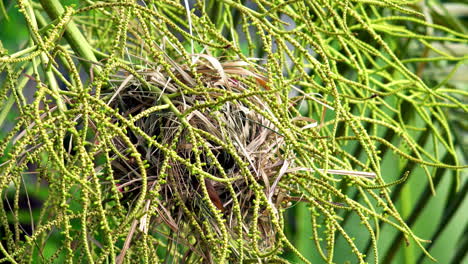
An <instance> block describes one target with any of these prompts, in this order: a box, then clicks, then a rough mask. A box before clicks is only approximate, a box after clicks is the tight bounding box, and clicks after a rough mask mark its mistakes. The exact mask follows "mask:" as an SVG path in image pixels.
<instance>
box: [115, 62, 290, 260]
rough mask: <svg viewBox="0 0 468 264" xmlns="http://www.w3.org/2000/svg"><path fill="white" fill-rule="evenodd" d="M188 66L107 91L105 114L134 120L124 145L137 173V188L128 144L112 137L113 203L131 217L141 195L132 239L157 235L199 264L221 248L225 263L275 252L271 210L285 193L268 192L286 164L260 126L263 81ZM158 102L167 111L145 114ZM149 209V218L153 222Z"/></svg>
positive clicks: (271, 127)
mask: <svg viewBox="0 0 468 264" xmlns="http://www.w3.org/2000/svg"><path fill="white" fill-rule="evenodd" d="M194 60H196V61H195V62H194V64H193V65H192V66H190V67H189V66H188V65H179V64H176V62H174V61H170V62H171V63H172V67H171V68H170V71H171V73H172V74H167V71H163V70H161V69H159V68H156V69H153V70H142V71H139V72H138V75H139V76H140V78H136V77H135V76H134V74H130V73H124V74H123V75H120V78H121V79H120V80H119V81H117V82H116V83H117V84H118V85H116V87H118V88H117V91H116V92H115V93H114V94H113V96H112V98H111V100H110V102H109V104H110V106H112V107H113V108H114V109H118V111H119V114H120V115H122V116H124V117H126V118H128V119H130V120H134V123H133V124H134V125H135V127H137V128H138V129H136V130H135V129H127V130H126V134H125V135H126V137H128V138H129V139H130V140H131V143H132V145H133V146H134V147H135V148H136V149H137V150H138V153H139V155H140V156H141V158H142V160H145V167H146V173H147V181H146V186H142V182H143V181H142V175H141V171H140V169H139V164H138V162H136V159H135V157H134V156H132V155H126V154H123V153H128V152H131V151H130V150H129V144H128V142H126V141H125V140H123V139H122V138H121V137H115V138H114V139H113V145H114V147H115V149H114V154H113V155H114V156H113V162H112V170H113V171H114V178H116V179H118V188H119V190H120V192H121V194H122V196H121V197H122V198H121V200H122V203H123V204H126V205H127V206H130V207H131V206H132V205H133V204H135V203H136V200H137V199H138V198H141V190H142V189H145V190H146V189H147V190H149V193H148V194H147V195H146V197H145V198H144V199H145V207H144V209H143V210H144V212H145V213H146V214H144V215H143V216H142V217H141V219H140V221H139V222H140V225H139V228H140V230H141V231H143V232H144V233H148V231H150V230H159V231H157V232H160V230H161V228H162V229H164V228H166V230H169V232H170V233H171V234H174V236H177V239H178V240H185V241H186V242H185V243H188V244H189V245H190V246H189V247H188V248H189V250H188V251H187V254H189V253H188V252H190V253H196V254H200V255H201V256H203V258H204V259H205V260H209V259H211V257H210V254H215V255H216V252H217V247H219V246H220V244H219V243H223V241H224V242H228V243H224V244H226V245H230V246H229V247H230V248H231V250H233V251H234V252H233V253H234V255H235V254H242V252H236V248H243V249H248V248H252V247H257V250H260V251H262V252H263V251H265V250H267V249H269V248H272V247H276V246H277V243H278V241H277V238H276V235H275V234H276V232H277V231H276V230H277V229H278V228H280V225H279V219H280V218H281V216H280V214H278V211H277V210H278V209H279V208H280V207H281V206H282V204H284V202H285V201H284V200H283V197H284V196H285V192H286V190H283V189H281V188H279V185H278V183H279V180H280V178H281V177H282V175H283V174H284V173H285V172H284V169H283V170H282V169H281V168H284V166H283V165H284V164H283V161H284V160H285V159H286V158H285V157H283V155H284V153H285V151H284V147H285V142H284V137H283V136H282V135H281V134H280V133H279V132H278V130H277V128H276V126H275V124H274V122H273V121H272V120H270V119H271V116H274V109H270V107H269V105H268V104H267V100H266V99H265V96H264V95H266V94H268V95H270V96H271V94H272V93H271V92H270V90H269V88H268V86H266V78H265V77H264V76H262V75H260V74H259V73H258V70H257V69H255V68H254V67H252V66H251V65H252V63H248V62H244V61H225V62H220V61H219V60H217V59H215V58H213V57H210V56H207V55H199V56H198V57H197V58H195V59H194ZM166 70H167V69H166ZM147 86H150V87H152V88H151V89H148V87H147ZM273 97H274V98H275V99H276V100H281V99H280V97H279V96H277V95H273ZM167 98H170V105H169V106H167V108H165V109H163V110H158V111H152V109H155V108H158V106H159V107H160V108H163V107H164V104H165V102H168V101H167V100H166V101H164V99H167ZM271 98H272V97H270V99H271ZM161 105H162V106H161ZM160 108H158V109H160ZM268 117H270V118H268ZM148 136H149V137H151V139H152V140H151V141H150V142H148ZM143 187H145V188H143ZM150 208H156V209H155V210H154V212H155V214H154V215H153V216H151V214H150V213H148V212H149V211H151V209H150ZM134 228H137V227H136V226H134ZM187 231H188V232H187ZM180 234H188V235H187V236H186V237H181V235H180ZM131 239H132V238H131V237H127V243H129V242H130V241H129V240H131ZM194 241H195V242H194ZM252 242H254V243H252ZM237 243H242V244H243V245H242V246H240V247H239V246H236V244H237ZM182 244H184V242H182ZM220 252H222V251H220Z"/></svg>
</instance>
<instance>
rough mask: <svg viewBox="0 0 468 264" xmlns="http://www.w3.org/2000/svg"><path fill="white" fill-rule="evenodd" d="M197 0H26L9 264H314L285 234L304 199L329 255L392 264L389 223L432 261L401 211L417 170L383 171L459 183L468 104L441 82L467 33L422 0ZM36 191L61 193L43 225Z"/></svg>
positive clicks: (6, 85)
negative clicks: (385, 244)
mask: <svg viewBox="0 0 468 264" xmlns="http://www.w3.org/2000/svg"><path fill="white" fill-rule="evenodd" d="M184 4H185V5H182V4H179V3H177V2H173V1H142V3H139V4H137V3H134V2H131V1H123V0H122V1H110V2H94V1H84V2H83V4H82V5H80V6H66V7H62V6H61V4H60V2H59V1H57V0H42V1H40V2H39V3H36V2H32V1H27V0H22V1H18V6H19V11H20V12H21V13H22V14H23V16H24V17H25V20H26V24H27V27H28V29H29V31H30V39H29V43H28V45H27V47H25V48H23V49H21V50H19V51H17V52H14V53H12V54H8V53H7V51H6V50H2V51H1V57H0V68H1V69H2V77H3V78H4V79H3V81H2V88H1V90H0V92H1V100H2V102H1V104H0V105H2V109H1V114H0V121H1V122H0V123H3V122H4V120H5V117H6V114H7V113H8V112H9V111H10V110H11V109H12V107H13V105H14V106H15V107H16V108H17V109H18V112H19V115H18V118H17V119H16V120H15V126H14V128H13V129H12V130H11V131H10V132H9V133H8V135H6V136H5V138H4V139H3V141H2V144H1V145H0V146H1V152H0V153H3V154H4V156H5V157H4V159H3V163H2V164H1V165H0V173H1V177H0V190H2V196H4V195H5V196H8V197H9V198H8V199H5V200H2V203H3V204H2V206H0V208H1V209H0V210H1V211H0V222H1V223H0V225H1V228H2V229H3V231H2V232H4V236H3V237H4V240H2V241H1V243H0V252H1V253H2V254H3V255H4V257H3V259H0V261H4V262H5V261H10V262H12V263H16V262H23V261H24V262H44V263H51V262H54V261H56V262H63V261H67V262H72V261H77V262H86V263H88V262H104V261H110V262H112V263H114V262H119V263H120V262H144V263H148V262H150V263H153V262H162V261H174V262H178V261H179V262H180V261H182V260H183V261H186V262H193V263H200V262H203V261H206V262H212V263H224V262H234V263H237V262H258V261H260V260H261V261H265V262H268V261H276V262H287V258H288V257H289V256H290V255H295V257H296V258H297V259H298V260H299V261H301V262H309V260H308V259H307V258H306V257H305V256H304V252H301V251H299V250H298V249H297V248H296V246H295V245H294V244H293V243H292V242H291V240H290V238H289V237H288V236H287V234H286V232H285V226H286V227H287V225H288V219H287V218H285V217H284V215H285V214H284V213H285V212H287V210H288V208H289V207H290V206H291V203H292V202H294V203H301V204H306V205H307V206H308V207H307V208H308V210H309V211H310V217H309V219H308V220H309V221H310V223H311V227H312V236H313V241H314V243H315V250H316V251H317V252H318V254H319V255H320V256H321V257H322V258H323V259H324V261H326V262H328V263H332V262H333V261H334V259H335V257H336V255H338V254H343V253H342V252H336V250H335V244H336V241H337V240H338V239H339V238H344V239H345V240H346V242H347V244H348V249H349V250H351V252H352V255H349V256H348V255H347V258H348V259H349V260H350V261H352V262H356V261H357V262H360V263H364V262H366V261H368V262H375V263H377V262H379V255H378V252H379V250H378V246H377V243H378V239H379V233H380V231H379V227H380V223H386V224H387V225H390V226H392V227H393V228H395V229H397V230H399V231H400V232H401V234H402V236H403V237H404V238H405V239H406V240H408V241H409V242H410V243H415V244H416V245H418V246H419V247H420V248H421V250H422V251H424V252H425V253H426V254H427V255H429V253H428V252H426V250H425V247H424V244H423V243H425V242H427V241H426V240H424V239H422V238H419V237H418V236H417V235H416V234H414V232H413V231H412V230H411V229H410V227H409V226H408V225H407V224H406V223H405V221H404V220H403V218H402V217H401V215H400V213H399V212H398V210H397V208H396V206H395V205H394V203H393V202H392V197H391V188H390V187H392V186H394V185H396V184H400V183H403V182H404V181H405V180H406V179H407V178H408V177H409V175H410V171H409V170H408V171H406V170H405V171H404V173H401V175H400V176H401V178H400V179H396V180H388V178H387V177H386V174H387V172H386V171H383V170H382V167H381V163H382V158H383V157H384V155H385V154H388V153H391V157H392V158H393V159H402V160H404V161H405V164H412V165H411V166H414V165H415V164H417V165H418V166H420V167H421V168H422V169H423V170H424V172H425V174H426V176H427V180H428V182H429V183H430V186H431V191H432V192H435V187H434V185H433V184H432V175H433V174H436V173H437V168H445V169H451V170H454V171H456V174H457V175H456V179H457V181H458V182H459V180H460V175H459V173H460V170H461V169H462V168H465V167H466V166H463V165H460V164H461V162H460V161H459V155H457V147H456V145H455V143H454V141H455V140H454V136H456V135H454V132H453V130H452V126H451V125H450V123H449V119H448V118H449V116H450V115H449V113H450V111H453V109H456V110H457V111H461V112H463V113H466V111H467V105H466V104H465V103H463V101H462V99H463V97H466V95H467V93H466V91H462V90H458V89H453V88H450V87H449V86H448V85H447V83H448V81H449V80H450V77H451V76H452V74H448V75H447V77H446V78H444V79H442V80H441V81H439V82H429V81H426V82H424V81H423V80H422V78H421V77H422V74H423V73H422V72H423V71H424V67H429V66H431V65H438V64H443V63H449V64H453V65H454V67H453V70H452V73H455V72H456V70H457V68H458V67H461V66H462V65H463V63H464V62H466V59H467V57H466V55H465V56H463V55H461V56H460V55H456V54H452V53H451V52H449V51H446V50H444V49H442V48H441V47H439V45H438V43H461V44H466V43H467V42H468V35H466V33H464V32H463V30H464V29H463V28H462V27H459V28H454V29H449V28H448V27H447V26H442V25H440V24H434V23H431V22H429V21H427V20H426V18H427V17H428V16H427V15H426V16H425V15H424V14H423V13H422V12H424V8H421V6H420V5H418V4H416V3H415V2H414V1H413V2H411V1H409V2H408V1H391V0H388V1H367V0H364V1H363V0H359V1H295V0H292V1H252V2H246V1H234V0H223V1H196V3H189V2H188V1H185V2H184ZM46 16H47V17H46ZM406 49H420V50H422V52H421V54H417V56H411V57H409V56H408V55H407V54H406V53H405V50H406ZM429 52H432V53H434V54H437V56H431V57H429V56H428V55H427V54H428V53H429ZM415 54H416V53H412V55H415ZM428 65H429V66H428ZM28 86H29V88H26V87H28ZM30 90H34V95H33V96H31V95H30V94H29V93H30ZM428 139H430V140H432V146H431V147H427V146H426V145H425V141H426V140H428ZM406 162H409V163H406ZM408 166H409V165H408ZM408 166H407V167H408ZM411 166H409V167H408V168H407V169H411ZM32 182H33V183H37V185H40V186H41V188H45V189H47V197H46V198H45V201H44V203H43V204H42V205H41V206H40V209H39V214H38V215H37V216H36V217H33V216H31V217H29V218H30V221H31V229H30V230H29V231H26V230H22V225H21V224H20V223H21V222H22V221H21V219H20V218H21V215H20V213H19V212H20V210H19V209H20V204H21V203H20V194H22V193H25V192H26V193H27V189H28V188H27V186H28V185H31V183H32ZM457 185H460V184H457ZM342 212H346V213H345V215H344V217H340V215H342ZM351 215H353V216H356V217H358V219H359V221H360V223H359V224H358V225H357V226H355V227H353V228H355V229H360V230H361V229H362V230H364V231H366V232H367V233H368V234H369V236H370V248H371V249H372V250H371V252H370V254H367V255H368V256H366V253H365V251H364V250H363V249H362V246H361V245H360V244H359V243H358V242H356V241H355V240H354V239H353V235H352V234H351V233H352V232H350V231H349V230H346V229H345V228H344V224H345V222H346V221H348V219H349V218H350V217H351ZM33 218H34V219H33ZM286 229H287V228H286ZM51 236H52V237H53V238H54V239H51ZM53 243H57V244H58V245H55V247H52V248H54V250H53V251H52V252H45V249H47V248H51V244H53Z"/></svg>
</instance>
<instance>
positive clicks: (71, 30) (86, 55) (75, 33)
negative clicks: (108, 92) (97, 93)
mask: <svg viewBox="0 0 468 264" xmlns="http://www.w3.org/2000/svg"><path fill="white" fill-rule="evenodd" d="M40 2H41V5H42V7H43V8H44V10H45V11H46V12H47V14H48V15H49V17H50V18H51V19H52V20H55V19H57V18H58V17H59V16H60V15H61V14H63V13H64V12H65V11H64V9H63V6H62V4H61V3H60V1H58V0H40ZM65 39H66V40H67V42H68V43H69V44H70V46H71V48H72V49H73V51H74V52H75V53H76V54H77V55H78V56H80V57H81V58H83V59H84V60H80V61H81V63H82V64H83V65H84V66H85V68H86V69H87V71H88V72H89V71H91V70H92V71H94V74H95V75H99V74H100V72H101V68H100V67H99V66H97V65H94V66H93V63H92V62H97V59H96V57H95V56H94V53H93V50H92V47H91V45H90V44H89V43H88V41H87V40H86V38H85V37H84V36H83V34H81V31H80V30H79V29H78V27H77V26H76V24H75V22H73V20H72V21H70V22H69V23H68V25H67V26H66V29H65Z"/></svg>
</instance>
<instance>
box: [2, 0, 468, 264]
mask: <svg viewBox="0 0 468 264" xmlns="http://www.w3.org/2000/svg"><path fill="white" fill-rule="evenodd" d="M61 2H62V3H63V4H72V3H74V4H78V5H79V1H61ZM425 4H426V5H427V6H426V7H427V8H428V12H429V13H430V14H431V16H432V18H433V19H434V23H438V24H442V25H444V26H447V27H449V28H452V29H454V30H461V31H464V32H465V33H466V29H467V25H468V2H467V1H452V2H449V1H442V2H439V1H426V2H425ZM3 7H4V9H5V11H6V12H7V14H8V17H5V15H4V14H3V13H1V14H0V17H1V18H0V40H1V42H2V44H3V47H4V48H6V49H7V50H8V52H9V53H14V52H15V51H18V50H20V49H21V48H22V47H24V46H25V45H26V41H27V37H28V30H27V28H26V27H25V22H24V19H23V17H22V16H21V15H20V13H19V12H18V11H17V9H16V7H15V1H3ZM445 48H447V49H450V50H451V52H454V53H457V54H458V55H461V56H463V55H465V56H467V55H468V47H467V45H459V46H456V47H445ZM405 52H406V53H408V54H409V55H408V54H407V55H406V56H407V57H412V56H411V53H412V52H414V53H419V52H420V51H419V50H412V47H411V46H409V47H408V50H406V51H405ZM453 67H454V65H453V64H450V63H446V64H445V65H440V66H439V67H426V68H425V69H424V72H423V73H422V78H423V79H424V80H425V81H426V82H428V83H436V82H438V81H440V80H442V79H443V78H445V76H446V75H447V74H448V73H450V71H451V69H452V68H453ZM467 73H468V65H467V64H466V63H465V65H462V66H461V67H460V68H459V69H458V71H457V72H456V73H455V74H454V75H453V77H452V79H451V81H449V82H448V84H447V85H448V86H450V87H451V88H455V89H463V90H468V74H467ZM0 78H1V75H0ZM0 81H1V79H0ZM464 99H465V102H466V98H464ZM15 116H16V113H15V111H14V109H13V111H11V112H10V113H9V114H8V116H7V120H8V121H9V122H10V123H14V122H15ZM450 118H451V119H452V122H451V124H452V126H453V131H454V134H455V138H454V140H455V143H456V144H457V145H458V146H459V148H458V149H459V158H460V160H461V163H462V164H466V160H467V156H466V155H467V146H468V132H467V126H468V124H467V123H468V116H467V115H466V113H464V112H458V111H457V110H456V109H454V110H453V111H451V112H450ZM10 128H11V124H10V125H8V123H7V124H5V125H4V126H3V127H1V128H0V137H3V136H4V135H5V133H6V132H7V131H8V130H9V129H10ZM418 137H419V138H420V139H421V141H422V142H423V144H425V145H426V146H427V149H428V150H431V149H432V148H433V146H432V145H431V144H432V141H431V139H429V138H425V137H424V134H423V133H420V134H419V135H418ZM390 139H391V140H392V141H393V142H397V141H398V138H397V137H396V136H395V135H391V137H390ZM350 148H351V151H352V146H350ZM393 157H394V156H390V154H389V153H387V154H386V155H385V157H384V159H383V171H384V173H383V174H384V175H385V177H386V181H387V182H391V181H393V180H397V179H399V178H400V177H401V171H406V170H411V175H410V177H409V179H408V181H407V182H406V183H405V184H402V185H398V186H395V187H392V188H393V197H394V201H396V205H397V207H398V209H399V210H400V212H401V214H402V216H403V217H404V218H405V219H406V220H407V222H408V224H409V225H410V226H412V228H413V230H414V231H415V233H416V234H417V235H418V236H419V237H421V238H424V239H428V240H431V241H432V243H428V244H427V245H426V248H427V249H428V251H429V252H430V254H431V255H432V256H433V257H435V258H436V259H437V260H438V262H439V263H452V264H459V263H468V195H467V194H468V179H467V176H468V175H467V173H466V171H464V172H462V175H461V184H460V188H459V189H458V190H456V189H455V173H454V172H452V171H448V170H445V169H436V170H433V171H432V176H433V179H434V184H435V186H436V195H435V196H434V195H432V194H431V193H430V189H429V185H428V180H427V178H426V176H425V175H424V173H423V171H422V169H421V168H419V167H417V166H414V164H411V163H407V162H405V161H403V160H399V159H395V158H393ZM0 162H1V160H0ZM445 162H447V163H451V160H445ZM29 196H30V197H32V198H34V199H37V200H39V201H40V200H41V197H45V196H47V193H46V191H45V189H42V188H40V187H39V188H38V187H37V186H33V185H32V186H30V187H29ZM39 203H40V202H39ZM308 214H310V211H309V209H308V208H307V207H306V206H305V205H304V204H301V203H297V204H294V205H293V206H292V207H291V208H290V209H289V210H288V212H287V215H286V219H287V220H288V223H289V224H288V226H287V227H286V233H287V235H288V236H289V237H290V238H291V239H292V241H293V242H294V244H295V245H296V246H297V247H298V248H299V250H300V251H301V252H303V253H304V254H305V255H306V256H307V257H308V258H309V259H310V260H311V261H312V262H313V263H322V261H323V260H322V259H321V258H320V257H319V256H318V255H316V250H315V245H314V243H313V241H312V240H311V237H312V233H311V232H312V231H311V230H312V228H311V223H310V222H308V221H305V220H304V219H310V217H308V216H307V215H308ZM341 216H342V217H344V218H346V217H347V218H348V219H347V222H346V225H345V229H346V231H347V232H349V233H350V234H353V235H354V237H355V240H356V241H357V245H359V246H360V249H361V250H366V249H367V248H369V245H368V244H369V236H368V234H367V232H366V231H365V229H361V228H356V227H357V226H359V225H360V223H359V222H360V220H359V219H358V218H357V217H356V216H355V215H354V216H352V217H349V216H348V215H347V214H346V213H343V214H342V215H341ZM23 217H24V220H23V221H22V222H24V223H25V224H28V222H29V221H30V217H29V212H27V211H25V212H24V214H22V218H23ZM380 231H381V232H380V238H379V248H380V259H381V261H382V263H405V264H413V263H433V262H432V261H431V260H430V259H428V258H427V257H426V256H425V255H424V254H423V252H421V250H420V249H418V248H417V247H416V245H415V244H414V243H410V244H409V245H407V244H406V242H405V240H404V238H402V237H401V234H400V233H398V232H396V230H395V229H394V228H389V227H388V226H386V225H381V230H380ZM0 235H1V233H0ZM51 247H53V246H51ZM55 250H56V248H50V252H54V251H55ZM349 251H350V249H349V247H348V246H347V244H346V242H345V241H344V240H343V239H342V238H340V239H339V240H338V241H337V246H336V252H337V254H336V256H337V258H336V263H347V257H348V256H349V255H350V252H349ZM44 254H46V255H47V254H48V253H47V252H44ZM286 254H287V253H286ZM367 254H368V255H371V254H372V253H371V252H367ZM291 261H293V262H298V261H299V260H298V259H295V258H294V257H293V256H292V255H291Z"/></svg>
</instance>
